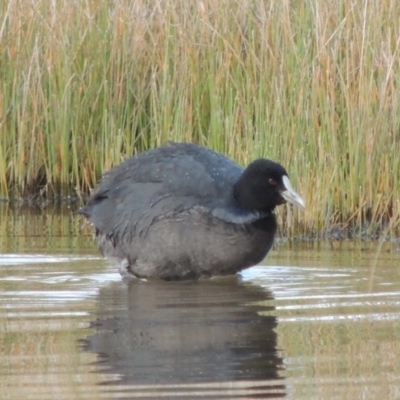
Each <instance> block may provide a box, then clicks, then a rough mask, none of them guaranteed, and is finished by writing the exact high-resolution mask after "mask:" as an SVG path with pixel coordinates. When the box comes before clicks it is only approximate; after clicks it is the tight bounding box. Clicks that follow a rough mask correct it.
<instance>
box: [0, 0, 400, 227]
mask: <svg viewBox="0 0 400 400" xmlns="http://www.w3.org/2000/svg"><path fill="white" fill-rule="evenodd" d="M399 20H400V3H399V2H398V1H397V0H386V1H381V0H369V1H365V0H364V1H361V0H360V1H357V0H339V1H335V2H330V1H326V2H323V1H311V0H309V1H302V2H300V1H299V2H296V1H289V0H282V1H276V2H274V1H270V2H264V1H251V0H221V1H212V0H202V1H201V0H198V1H185V0H181V1H175V0H155V1H153V0H134V1H129V2H127V1H124V0H114V1H106V0H100V1H97V0H69V1H64V0H52V1H47V0H8V1H7V2H1V5H0V48H1V53H0V54H1V58H0V85H1V90H0V196H1V197H3V198H16V197H24V196H27V195H32V194H37V193H39V194H40V195H42V196H45V197H46V198H52V197H56V198H58V197H59V196H67V195H69V194H71V192H76V193H78V194H81V193H87V192H88V190H89V188H91V187H93V186H94V185H95V183H96V181H97V180H98V178H99V177H100V175H101V173H102V171H104V170H105V169H108V168H110V167H111V166H112V165H114V164H117V163H119V162H120V161H121V160H123V159H124V158H126V157H128V156H130V155H132V154H134V153H135V152H138V151H141V150H144V149H148V148H152V147H154V146H156V145H159V144H162V143H164V142H165V141H167V140H177V141H182V140H184V141H193V142H196V143H200V144H204V145H207V146H210V147H212V148H214V149H216V150H218V151H221V152H223V153H225V154H227V155H228V156H230V157H233V158H235V159H236V160H237V161H238V162H239V163H242V164H245V163H247V162H248V161H250V160H251V159H253V158H255V157H259V156H264V157H269V158H272V159H275V160H278V161H280V162H281V163H282V164H283V165H285V166H286V167H287V169H288V171H289V172H290V175H291V179H292V181H293V183H294V185H295V186H296V187H298V188H299V189H300V191H301V193H302V194H303V195H304V197H305V199H306V202H307V204H308V207H307V209H306V210H305V211H304V212H301V214H300V213H299V214H296V215H295V217H296V218H294V215H293V214H292V213H293V211H292V210H291V209H289V208H287V209H286V210H285V214H286V215H285V218H284V223H285V224H286V227H285V229H286V230H287V231H288V232H289V233H290V234H292V235H293V234H299V235H301V234H315V235H320V234H321V232H327V231H329V230H332V229H339V230H340V229H342V228H346V227H352V228H353V229H356V230H358V231H367V232H374V231H375V230H376V229H378V228H379V229H382V227H383V228H384V230H385V232H387V233H388V234H391V235H394V234H396V233H398V229H399V221H400V152H399V149H400V144H399V143H400V90H399V88H398V86H399V81H400V80H399V79H400V65H399V63H400V54H399V51H400V49H399V47H400V24H399ZM296 213H297V212H296Z"/></svg>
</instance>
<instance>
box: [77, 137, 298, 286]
mask: <svg viewBox="0 0 400 400" xmlns="http://www.w3.org/2000/svg"><path fill="white" fill-rule="evenodd" d="M286 201H288V202H290V203H292V204H296V205H299V206H301V207H304V206H305V204H304V201H303V199H302V198H301V197H300V196H299V195H298V194H297V193H296V192H295V191H294V189H293V187H292V185H291V184H290V181H289V178H288V174H287V172H286V170H285V169H284V168H283V167H282V166H281V165H280V164H277V163H275V162H273V161H270V160H266V159H258V160H256V161H253V162H252V163H251V164H250V165H249V166H248V167H247V168H246V169H244V170H243V168H241V167H240V166H239V165H237V164H236V163H235V162H233V161H232V160H230V159H228V158H226V157H225V156H223V155H221V154H219V153H216V152H214V151H212V150H210V149H207V148H205V147H201V146H197V145H195V144H191V143H171V144H169V145H166V146H162V147H159V148H156V149H154V150H150V151H148V152H145V153H141V154H138V155H136V156H134V157H131V158H129V159H127V160H126V161H124V162H123V163H121V164H120V165H118V166H116V167H114V168H112V169H111V170H110V171H108V172H106V173H105V174H104V176H103V178H102V180H101V181H100V183H99V185H98V188H97V190H96V191H95V192H94V193H93V194H92V195H91V197H90V198H89V200H88V202H87V204H86V205H85V206H84V207H82V208H81V209H80V210H79V213H80V214H83V215H84V216H85V217H86V218H87V219H88V220H89V221H90V222H91V223H92V224H93V225H94V227H95V228H96V236H97V238H98V243H99V249H100V251H101V252H102V254H103V256H105V257H107V258H108V259H110V260H111V261H112V262H114V263H116V264H117V265H118V267H119V271H120V273H121V275H122V276H135V277H139V278H150V277H156V278H162V279H197V278H200V277H211V276H215V275H228V274H235V273H236V272H238V271H241V270H242V269H244V268H248V267H251V266H252V265H255V264H257V263H258V262H260V261H261V260H262V259H263V258H264V257H265V256H266V254H267V253H268V251H269V250H270V248H271V246H272V243H273V240H274V235H275V232H276V218H275V214H274V209H275V207H276V206H277V205H279V204H283V203H285V202H286Z"/></svg>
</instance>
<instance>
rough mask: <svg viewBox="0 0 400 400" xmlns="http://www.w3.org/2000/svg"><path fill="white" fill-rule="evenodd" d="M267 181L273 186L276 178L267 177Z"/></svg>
mask: <svg viewBox="0 0 400 400" xmlns="http://www.w3.org/2000/svg"><path fill="white" fill-rule="evenodd" d="M268 183H269V184H270V185H272V186H275V185H276V184H277V182H276V180H275V179H273V178H269V179H268Z"/></svg>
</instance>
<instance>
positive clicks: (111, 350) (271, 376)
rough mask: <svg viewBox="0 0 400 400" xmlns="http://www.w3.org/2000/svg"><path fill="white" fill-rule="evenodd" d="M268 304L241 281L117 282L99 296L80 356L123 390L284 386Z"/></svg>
mask: <svg viewBox="0 0 400 400" xmlns="http://www.w3.org/2000/svg"><path fill="white" fill-rule="evenodd" d="M271 299H272V294H271V293H269V292H267V291H266V290H265V289H263V288H261V287H259V286H255V285H252V284H249V283H247V282H246V283H245V282H242V281H241V280H240V278H239V277H229V278H220V279H211V280H204V281H195V282H164V281H148V282H145V281H140V280H134V281H132V282H130V283H129V285H126V284H124V283H123V282H114V283H111V284H109V285H108V286H106V287H104V288H103V289H101V290H100V293H99V296H98V311H97V312H96V321H95V322H93V326H92V327H93V328H94V330H95V332H94V334H93V335H91V336H90V337H88V338H87V339H86V340H85V341H84V345H83V348H84V349H85V350H86V351H90V352H95V353H97V354H98V355H99V364H100V365H102V366H106V367H108V368H106V371H108V372H110V373H113V374H115V373H117V374H119V376H120V377H121V381H119V382H118V383H119V384H121V383H129V384H179V383H182V382H184V383H201V382H226V381H238V380H243V381H244V380H246V381H260V380H263V381H265V380H277V379H281V378H280V375H281V374H280V370H281V369H282V359H281V358H280V357H279V356H278V354H277V349H276V342H277V334H276V332H275V328H276V326H277V321H276V317H275V316H274V315H273V310H274V307H273V306H271V304H270V302H269V301H268V300H271ZM103 372H104V370H103ZM282 388H284V386H283V385H282ZM282 388H281V389H282ZM282 390H283V389H282ZM283 395H284V394H283V393H282V396H283ZM277 397H279V396H277Z"/></svg>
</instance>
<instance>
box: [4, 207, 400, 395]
mask: <svg viewBox="0 0 400 400" xmlns="http://www.w3.org/2000/svg"><path fill="white" fill-rule="evenodd" d="M0 217H1V219H0V253H1V254H0V346H1V353H0V358H1V360H0V384H1V392H0V398H4V399H21V398H24V399H101V398H104V399H113V398H139V399H158V398H162V399H196V398H202V399H203V398H208V399H242V398H243V399H251V398H254V399H256V398H258V399H260V398H283V397H286V398H288V399H296V400H297V399H358V398H360V399H376V398H382V399H395V398H400V374H399V372H398V371H400V267H399V266H400V253H399V251H398V250H399V249H398V247H399V244H396V243H373V242H358V243H355V242H335V243H306V244H305V243H286V244H278V245H276V246H275V247H274V250H273V251H272V252H271V253H270V255H269V256H268V257H267V259H266V260H265V261H264V262H263V263H262V266H256V267H253V268H250V269H248V270H246V271H245V272H243V273H242V274H241V275H238V276H236V277H229V278H224V279H212V280H204V281H199V282H179V283H174V282H169V283H166V282H157V281H153V282H145V281H133V282H131V283H130V284H126V283H124V282H122V281H121V279H120V277H119V275H118V273H117V272H116V271H115V269H114V268H112V267H110V266H109V265H108V264H107V262H105V261H104V260H102V259H101V258H100V257H99V256H98V254H97V251H96V246H95V244H94V242H93V240H92V237H91V234H90V230H89V229H88V228H87V227H86V226H85V225H83V222H82V220H81V219H79V218H76V217H75V216H74V215H73V211H72V210H71V209H63V210H48V211H43V210H40V209H36V210H33V209H18V210H10V209H8V208H5V207H0Z"/></svg>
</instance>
